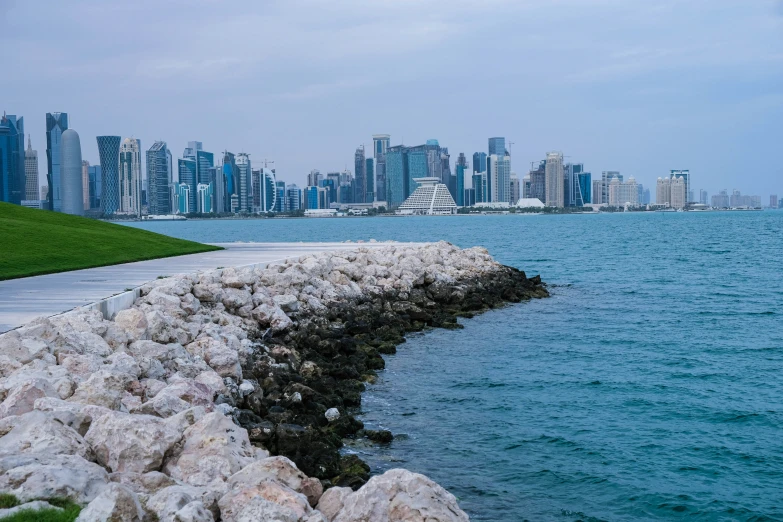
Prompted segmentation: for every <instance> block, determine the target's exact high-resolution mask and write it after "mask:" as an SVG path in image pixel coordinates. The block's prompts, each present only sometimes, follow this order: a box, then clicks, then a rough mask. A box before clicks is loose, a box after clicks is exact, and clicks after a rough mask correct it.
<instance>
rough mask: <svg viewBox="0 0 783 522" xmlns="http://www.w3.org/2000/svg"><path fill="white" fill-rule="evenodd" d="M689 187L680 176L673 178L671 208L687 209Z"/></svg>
mask: <svg viewBox="0 0 783 522" xmlns="http://www.w3.org/2000/svg"><path fill="white" fill-rule="evenodd" d="M687 202H688V201H687V185H686V181H685V180H684V179H683V178H682V177H680V176H678V177H676V178H675V177H672V178H671V207H672V208H676V209H682V208H685V205H686V203H687Z"/></svg>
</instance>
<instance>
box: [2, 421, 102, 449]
mask: <svg viewBox="0 0 783 522" xmlns="http://www.w3.org/2000/svg"><path fill="white" fill-rule="evenodd" d="M3 453H5V454H21V453H45V454H48V455H79V456H80V457H83V458H85V459H87V460H92V450H91V449H90V446H89V445H87V443H86V442H84V439H83V438H82V436H81V435H79V433H77V432H76V431H75V430H74V429H73V428H70V427H68V426H66V425H65V424H63V423H62V422H60V421H59V420H58V419H57V418H56V417H55V415H53V414H50V413H45V412H42V411H31V412H28V413H25V414H24V415H22V416H20V417H19V418H18V420H17V422H16V425H15V426H14V428H13V429H12V430H11V431H10V432H8V434H6V435H5V436H3V437H2V438H0V454H3Z"/></svg>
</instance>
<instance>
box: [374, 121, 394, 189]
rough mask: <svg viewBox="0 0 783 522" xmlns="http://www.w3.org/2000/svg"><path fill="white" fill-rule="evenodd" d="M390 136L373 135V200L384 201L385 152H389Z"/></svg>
mask: <svg viewBox="0 0 783 522" xmlns="http://www.w3.org/2000/svg"><path fill="white" fill-rule="evenodd" d="M390 144H391V136H389V135H388V134H373V137H372V145H373V156H374V157H375V199H376V200H377V201H386V200H387V199H388V195H387V189H386V151H387V150H389V146H390Z"/></svg>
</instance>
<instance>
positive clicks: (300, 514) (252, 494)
mask: <svg viewBox="0 0 783 522" xmlns="http://www.w3.org/2000/svg"><path fill="white" fill-rule="evenodd" d="M218 506H219V507H220V516H221V520H222V521H223V522H252V521H256V520H281V521H286V522H288V521H291V522H298V521H301V520H307V517H308V516H309V515H310V514H311V513H312V508H310V505H309V504H308V503H307V498H306V497H305V496H304V495H302V494H300V493H297V492H296V491H294V490H292V489H290V488H288V487H286V486H283V485H282V484H278V483H277V482H274V481H272V480H264V481H261V482H260V483H259V484H257V485H255V486H248V487H243V488H238V489H232V490H230V491H229V492H228V493H226V494H225V495H224V496H223V497H221V499H220V500H219V501H218Z"/></svg>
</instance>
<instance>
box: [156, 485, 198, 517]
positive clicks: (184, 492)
mask: <svg viewBox="0 0 783 522" xmlns="http://www.w3.org/2000/svg"><path fill="white" fill-rule="evenodd" d="M201 495H202V490H200V489H198V488H194V487H192V486H181V485H174V486H168V487H165V488H163V489H161V490H159V491H157V492H156V493H155V494H154V495H152V496H151V497H149V500H147V511H150V512H152V513H154V514H155V515H156V516H157V518H158V520H159V522H174V521H175V520H176V519H175V518H174V517H175V516H176V514H177V513H178V512H179V511H180V510H182V509H183V508H184V507H185V506H187V505H188V504H190V503H191V502H194V501H198V500H200V499H201ZM202 506H203V504H202Z"/></svg>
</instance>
